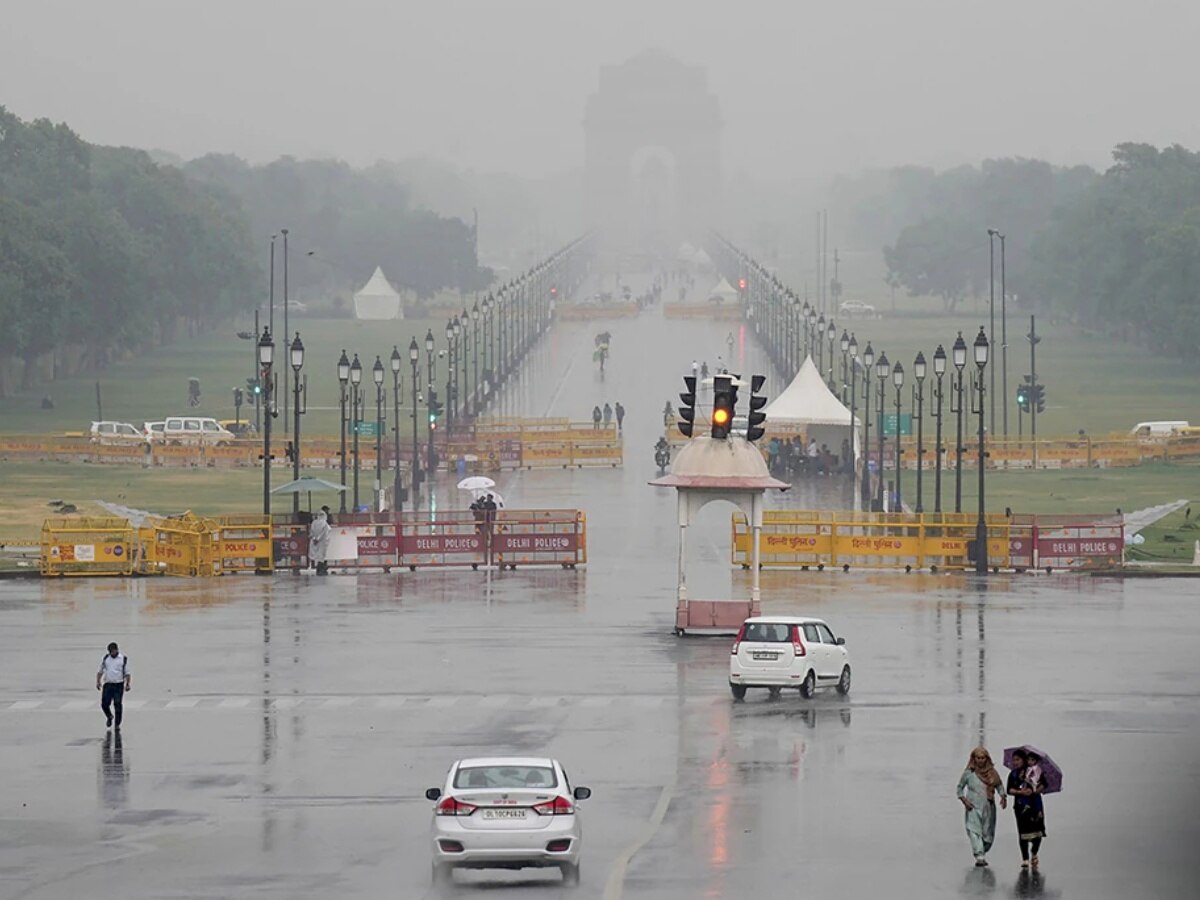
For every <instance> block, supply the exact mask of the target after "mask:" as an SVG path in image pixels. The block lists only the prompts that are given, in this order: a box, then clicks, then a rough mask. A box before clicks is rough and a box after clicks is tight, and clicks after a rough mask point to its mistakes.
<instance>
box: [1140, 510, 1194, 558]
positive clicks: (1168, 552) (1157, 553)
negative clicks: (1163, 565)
mask: <svg viewBox="0 0 1200 900" xmlns="http://www.w3.org/2000/svg"><path fill="white" fill-rule="evenodd" d="M1198 519H1200V503H1197V504H1196V505H1195V506H1193V507H1191V508H1185V509H1180V510H1178V511H1176V512H1173V513H1171V515H1169V516H1167V517H1166V518H1164V519H1160V520H1159V521H1158V522H1156V523H1155V524H1153V525H1151V526H1150V527H1149V528H1146V529H1145V530H1144V531H1143V532H1142V536H1143V537H1144V538H1145V539H1146V542H1145V543H1144V544H1140V545H1137V546H1133V547H1130V548H1128V550H1127V551H1126V556H1127V558H1129V559H1131V560H1144V561H1151V562H1169V563H1183V564H1186V565H1190V564H1191V562H1192V558H1193V554H1194V553H1195V549H1196V541H1198V540H1200V521H1198Z"/></svg>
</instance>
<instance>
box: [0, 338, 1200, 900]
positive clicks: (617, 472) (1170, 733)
mask: <svg viewBox="0 0 1200 900" xmlns="http://www.w3.org/2000/svg"><path fill="white" fill-rule="evenodd" d="M602 327H603V328H607V329H608V330H610V331H612V333H613V357H612V362H611V366H610V368H609V371H608V372H607V373H606V377H605V380H604V381H603V382H601V381H600V379H599V376H598V372H597V371H596V370H595V368H594V366H593V365H592V364H591V361H590V344H591V335H592V334H593V333H594V332H595V331H597V330H601V328H602ZM635 327H637V328H638V329H639V334H638V335H637V336H635V335H634V328H635ZM641 329H645V331H644V332H642V331H641ZM727 331H728V328H727V327H723V326H720V325H714V324H704V323H683V324H676V323H667V322H664V321H662V320H660V319H658V318H657V317H656V316H653V315H652V316H651V317H650V318H649V319H645V320H643V324H640V325H637V326H635V325H634V323H633V321H619V322H613V323H605V324H604V325H603V326H599V325H597V323H579V324H574V325H569V326H563V327H560V328H558V329H557V330H556V332H555V334H554V336H553V338H552V339H551V340H550V341H548V342H547V344H546V345H545V347H544V348H543V349H542V351H541V352H540V354H539V357H538V359H537V360H535V361H534V363H533V364H531V368H530V373H532V374H533V375H536V377H527V378H526V380H525V383H524V384H518V385H514V389H513V392H512V397H511V398H509V400H508V403H509V408H510V409H512V410H513V411H517V410H522V411H524V410H527V411H529V412H530V413H533V414H551V415H553V414H564V415H565V414H570V415H572V416H575V417H579V418H583V417H584V416H585V414H586V413H587V412H590V409H591V406H592V405H593V404H594V403H596V402H600V403H601V405H603V401H604V400H605V399H609V400H610V401H614V402H615V401H616V400H621V402H622V403H623V404H624V405H625V406H626V407H627V408H628V409H629V417H628V419H627V420H626V466H625V468H623V469H609V470H585V471H582V472H580V471H573V472H563V471H557V472H537V473H522V474H518V475H515V476H511V477H509V478H507V479H505V480H503V481H502V483H501V488H502V489H503V491H504V493H505V495H506V496H507V497H508V498H509V500H510V503H512V505H514V506H516V505H522V506H524V505H528V506H560V507H561V506H575V505H579V506H581V507H582V508H584V509H586V510H587V512H588V518H589V530H590V541H589V550H590V556H591V562H590V564H589V566H588V567H587V569H586V570H578V571H574V572H570V571H562V570H546V571H534V570H518V571H516V572H505V573H502V574H501V573H485V572H469V571H466V572H440V573H439V572H418V573H415V574H414V573H408V572H404V573H401V574H399V575H382V574H379V575H365V576H361V577H358V578H354V577H331V578H328V579H322V580H320V581H319V582H318V581H317V579H315V578H313V577H280V578H277V579H273V580H268V579H258V578H251V577H244V578H227V579H222V580H220V581H218V582H215V583H210V584H205V583H203V582H199V581H165V580H143V581H137V582H129V583H121V582H105V581H99V580H97V581H91V582H84V581H72V582H65V583H36V582H8V583H0V633H2V634H3V635H4V636H5V640H6V644H7V646H8V650H9V661H10V668H11V669H12V670H13V671H12V672H11V673H10V677H9V679H8V682H7V684H6V686H5V689H4V690H3V691H0V771H2V772H3V773H4V776H3V781H2V785H3V790H2V792H0V897H3V898H10V897H11V898H16V897H21V898H62V897H79V896H87V895H90V894H94V893H96V892H98V891H104V892H109V891H117V892H119V893H120V894H121V895H122V896H124V897H126V898H151V897H153V898H162V897H166V898H208V897H254V898H265V897H279V898H297V897H304V898H307V897H323V898H324V897H338V898H343V897H383V896H390V897H404V898H409V897H427V896H439V894H436V893H435V892H433V890H432V889H431V888H430V887H429V850H428V846H427V832H428V826H429V817H430V804H429V803H428V802H427V801H426V800H425V799H424V798H423V796H422V794H423V791H424V789H425V788H426V787H429V786H432V785H435V784H440V782H441V780H442V777H443V775H444V773H445V770H446V767H447V765H448V764H449V762H450V761H451V760H453V759H454V758H456V757H459V756H463V755H479V754H491V753H521V754H532V753H537V754H541V753H546V754H550V755H554V756H557V757H559V758H560V759H562V760H563V762H564V763H565V764H566V766H567V767H568V769H569V770H570V771H571V773H572V776H573V778H574V780H575V781H576V782H577V783H579V784H586V785H588V786H590V787H592V788H593V790H594V792H595V794H594V796H593V798H592V799H591V800H589V801H587V802H586V803H585V804H584V810H585V813H586V841H585V844H586V847H585V850H584V858H583V883H582V885H581V886H580V887H578V888H566V887H563V886H562V885H560V884H559V880H558V875H557V873H554V872H547V873H540V872H526V873H500V874H498V875H493V874H492V873H468V874H459V875H457V876H456V879H455V884H454V885H453V886H451V887H449V888H447V889H445V890H444V891H443V892H442V894H441V895H445V896H461V897H471V896H513V897H525V896H538V897H557V896H572V897H581V898H582V897H604V898H616V897H638V898H641V897H645V898H689V900H690V898H697V897H703V898H709V897H711V898H718V897H751V896H757V895H763V896H767V895H769V896H788V897H792V896H840V897H849V898H858V897H877V896H879V897H897V896H899V897H921V898H941V897H947V898H950V897H963V896H968V897H977V896H978V897H984V896H995V897H1009V896H1046V897H1076V898H1081V900H1082V898H1108V897H1113V898H1116V897H1129V896H1141V897H1154V898H1158V897H1162V898H1174V897H1192V896H1195V895H1196V894H1197V888H1196V884H1197V881H1196V876H1197V863H1196V859H1195V857H1196V854H1195V852H1194V846H1195V844H1196V841H1197V839H1198V838H1200V820H1198V818H1197V816H1196V814H1195V805H1196V802H1197V800H1200V794H1198V788H1200V763H1198V762H1197V759H1198V758H1200V757H1198V755H1197V753H1196V751H1197V749H1200V741H1198V740H1197V737H1198V735H1200V702H1198V697H1197V693H1198V685H1197V667H1196V663H1195V652H1194V643H1195V635H1196V633H1197V624H1198V623H1200V608H1198V606H1197V603H1196V590H1195V584H1196V583H1195V582H1194V581H1192V582H1189V581H1169V580H1163V581H1158V582H1146V581H1131V582H1129V583H1128V584H1123V583H1121V582H1119V581H1106V580H1105V581H1102V580H1092V579H1076V578H1072V577H1068V576H1054V577H1050V578H1047V577H1033V576H997V577H992V578H989V579H987V580H985V581H977V580H976V579H975V578H974V577H971V576H957V575H942V576H928V575H909V576H904V575H891V574H889V575H871V574H868V573H865V572H857V573H851V574H849V575H843V574H841V573H815V572H811V573H799V572H794V573H791V572H767V573H765V574H764V577H763V598H764V606H765V607H766V609H767V610H768V611H772V612H794V613H807V614H814V615H819V616H822V617H824V618H826V619H827V621H829V622H830V624H831V625H832V627H833V629H834V631H835V632H836V633H838V634H839V635H841V636H844V637H845V638H846V639H847V643H848V646H849V648H850V650H851V654H852V662H853V665H854V671H855V685H854V691H853V693H852V694H851V696H850V698H849V699H847V700H843V699H842V698H838V697H837V696H836V695H830V696H824V695H819V696H818V697H817V698H816V699H815V700H813V701H810V702H806V701H801V700H800V699H799V698H798V697H796V696H795V695H789V696H787V697H785V698H783V699H780V700H776V701H769V700H767V699H766V698H765V696H762V695H758V696H756V695H755V694H754V693H751V695H750V696H749V697H748V699H747V701H746V702H744V703H734V702H733V701H732V700H731V698H730V696H729V692H728V688H727V687H726V682H727V666H728V641H727V640H726V639H685V640H680V639H677V638H674V637H672V636H671V634H670V626H671V621H672V605H673V601H672V590H673V583H674V550H675V532H674V529H673V528H672V524H671V523H672V521H673V512H674V497H673V496H672V495H670V494H669V493H667V492H661V491H656V490H655V489H652V488H649V487H646V486H645V482H646V480H647V479H648V478H650V477H653V471H652V470H651V467H650V459H651V450H650V448H651V446H652V444H653V442H654V439H655V437H656V436H657V434H658V432H659V431H660V430H661V409H662V404H663V402H664V401H665V399H666V397H667V395H668V393H670V394H674V392H675V391H676V390H677V388H676V384H677V376H678V374H680V370H681V369H683V368H685V367H686V366H687V364H688V363H690V361H691V358H692V357H693V356H697V357H700V358H703V357H704V356H706V355H707V357H708V358H709V360H710V364H711V363H712V361H713V359H714V358H715V356H716V353H717V352H720V350H721V349H722V345H723V338H724V335H725V333H726V332H727ZM714 343H715V344H717V345H718V346H717V347H716V349H713V350H705V349H703V348H704V347H708V346H711V345H712V344H714ZM748 352H751V351H748ZM752 365H753V360H750V361H749V364H748V365H746V366H744V367H743V368H744V370H745V371H752V370H753V369H752V368H751V366H752ZM639 451H640V452H639ZM838 491H839V488H838V487H837V486H836V485H835V484H833V483H827V484H823V485H821V486H820V487H818V488H816V489H813V492H812V493H809V494H805V490H798V491H797V492H796V493H797V494H798V495H799V496H786V497H785V498H784V499H783V500H781V501H780V502H786V503H788V504H795V505H809V504H819V505H827V506H832V505H837V503H838V499H839V498H838ZM455 499H456V498H453V497H452V496H451V494H450V493H449V492H446V491H443V492H442V494H441V495H440V496H439V503H441V504H443V505H445V504H447V503H452V502H455ZM728 528H729V524H728V515H727V513H726V512H724V511H720V512H718V511H717V510H715V509H714V508H712V507H710V508H709V510H708V513H707V515H706V516H705V519H704V521H703V522H702V525H701V527H700V528H699V529H698V531H699V532H700V533H701V535H703V537H702V539H700V540H698V541H697V542H696V547H697V549H698V558H697V559H696V560H695V564H694V565H693V567H692V570H691V571H690V572H689V578H690V580H691V582H692V584H694V585H700V584H703V585H705V593H706V594H708V595H711V596H716V597H721V596H729V595H730V594H731V593H737V594H744V593H746V591H747V590H748V584H747V580H748V575H747V573H743V572H740V571H731V570H730V569H729V567H728ZM114 638H115V639H117V640H119V641H120V642H121V645H122V649H123V650H124V651H126V652H128V653H129V655H130V663H131V668H132V671H133V680H134V690H133V692H132V693H131V694H130V696H129V702H128V703H127V704H126V706H127V721H126V725H125V728H124V733H123V735H122V740H121V743H120V746H117V745H116V742H115V741H114V740H113V739H112V738H108V737H106V734H105V728H104V722H103V717H102V715H101V714H100V712H99V710H98V709H96V708H95V704H96V703H97V702H98V695H97V693H96V692H95V691H94V690H92V686H93V685H92V682H93V678H94V675H93V673H94V671H95V668H96V665H97V663H98V662H99V658H100V656H101V654H102V652H103V647H104V645H105V644H106V643H107V642H108V640H110V639H114ZM981 739H982V740H983V741H985V742H986V743H987V744H988V746H989V747H991V749H992V750H993V753H994V754H995V755H997V756H999V751H1000V750H1001V749H1002V748H1003V747H1004V746H1005V745H1008V744H1013V743H1023V742H1031V743H1036V744H1039V745H1040V746H1043V747H1044V748H1046V749H1047V750H1049V751H1050V752H1052V753H1053V754H1054V756H1055V758H1056V759H1057V760H1058V762H1059V763H1061V764H1062V766H1063V767H1064V769H1065V770H1066V772H1067V790H1066V792H1065V793H1063V794H1061V795H1056V796H1053V797H1050V798H1048V799H1047V802H1046V806H1047V819H1048V830H1049V834H1050V837H1049V838H1048V839H1047V841H1046V843H1045V845H1044V847H1043V850H1042V860H1043V864H1042V873H1041V875H1040V878H1039V879H1038V880H1036V881H1034V880H1032V879H1030V878H1029V877H1026V878H1025V879H1024V880H1022V878H1021V876H1020V873H1019V869H1018V866H1017V864H1018V859H1019V857H1018V852H1017V847H1016V835H1015V828H1014V825H1013V821H1012V818H1011V813H1002V814H1001V817H1000V823H999V827H998V829H997V845H996V848H995V849H994V850H993V853H992V855H991V859H992V863H993V867H992V868H991V869H987V870H975V869H973V868H972V867H971V862H972V860H971V856H970V852H969V848H968V845H967V840H966V837H965V835H964V834H963V830H962V818H961V810H960V807H959V806H958V804H957V802H956V801H955V800H954V798H953V789H954V784H955V782H956V781H957V778H958V775H959V773H960V771H961V768H962V765H963V763H964V762H965V760H966V758H967V754H968V751H969V750H970V748H971V747H972V746H973V745H974V744H975V743H977V742H978V741H980V740H981Z"/></svg>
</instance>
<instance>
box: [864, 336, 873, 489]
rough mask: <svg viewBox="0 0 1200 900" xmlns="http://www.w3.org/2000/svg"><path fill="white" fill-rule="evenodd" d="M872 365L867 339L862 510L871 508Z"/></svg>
mask: <svg viewBox="0 0 1200 900" xmlns="http://www.w3.org/2000/svg"><path fill="white" fill-rule="evenodd" d="M874 365H875V351H874V350H872V349H871V342H870V341H867V349H866V350H864V351H863V391H864V392H865V394H866V403H865V404H864V405H863V410H864V412H865V415H864V416H863V453H864V454H865V455H866V458H865V459H864V460H863V471H862V507H863V509H864V510H869V509H870V508H871V367H872V366H874Z"/></svg>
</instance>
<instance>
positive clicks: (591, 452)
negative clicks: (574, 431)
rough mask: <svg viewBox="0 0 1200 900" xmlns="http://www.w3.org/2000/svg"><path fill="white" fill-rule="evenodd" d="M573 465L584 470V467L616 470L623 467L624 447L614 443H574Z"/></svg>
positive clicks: (572, 446)
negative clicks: (603, 467)
mask: <svg viewBox="0 0 1200 900" xmlns="http://www.w3.org/2000/svg"><path fill="white" fill-rule="evenodd" d="M570 447H571V465H573V466H575V467H577V468H580V469H582V468H583V467H584V466H611V467H613V468H616V467H617V466H619V465H621V463H622V460H623V456H622V452H623V450H622V445H621V444H620V443H619V442H614V441H596V442H592V441H581V442H572V443H571V445H570Z"/></svg>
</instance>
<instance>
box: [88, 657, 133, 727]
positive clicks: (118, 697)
mask: <svg viewBox="0 0 1200 900" xmlns="http://www.w3.org/2000/svg"><path fill="white" fill-rule="evenodd" d="M96 690H98V691H100V708H101V709H102V710H104V717H105V718H106V719H107V720H108V726H109V727H110V728H111V727H112V724H113V718H114V715H115V717H116V723H117V727H118V728H120V727H121V713H122V712H123V710H124V705H123V703H124V699H125V692H126V691H128V690H130V683H129V657H128V656H126V655H125V654H124V653H122V652H121V651H120V648H118V647H117V642H116V641H113V642H112V643H111V644H109V645H108V652H107V653H105V654H104V658H103V659H101V660H100V668H99V669H98V670H97V672H96Z"/></svg>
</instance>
